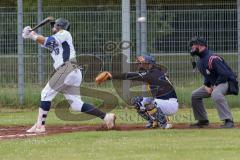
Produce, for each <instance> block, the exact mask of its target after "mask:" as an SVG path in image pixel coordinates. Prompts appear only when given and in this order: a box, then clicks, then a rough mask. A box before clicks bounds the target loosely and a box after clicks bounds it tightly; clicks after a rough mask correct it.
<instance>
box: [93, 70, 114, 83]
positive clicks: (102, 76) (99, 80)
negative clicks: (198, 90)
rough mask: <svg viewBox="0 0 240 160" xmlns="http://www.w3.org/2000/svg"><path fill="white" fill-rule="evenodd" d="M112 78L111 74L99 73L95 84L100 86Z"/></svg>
mask: <svg viewBox="0 0 240 160" xmlns="http://www.w3.org/2000/svg"><path fill="white" fill-rule="evenodd" d="M111 78H112V75H111V73H109V72H107V71H103V72H101V73H100V74H99V75H98V76H97V77H96V78H95V82H96V83H97V84H101V83H103V82H105V81H107V80H109V79H111Z"/></svg>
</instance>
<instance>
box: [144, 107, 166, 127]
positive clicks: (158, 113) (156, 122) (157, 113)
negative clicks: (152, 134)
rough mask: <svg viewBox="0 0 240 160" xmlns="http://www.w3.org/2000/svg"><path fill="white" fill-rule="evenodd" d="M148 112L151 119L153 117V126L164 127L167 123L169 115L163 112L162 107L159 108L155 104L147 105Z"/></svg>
mask: <svg viewBox="0 0 240 160" xmlns="http://www.w3.org/2000/svg"><path fill="white" fill-rule="evenodd" d="M147 113H148V114H149V115H150V117H151V119H153V128H155V127H157V126H159V127H161V128H164V127H165V125H166V124H167V117H166V115H165V114H164V113H163V112H162V110H161V109H160V108H157V107H156V106H155V105H154V104H151V105H149V106H147Z"/></svg>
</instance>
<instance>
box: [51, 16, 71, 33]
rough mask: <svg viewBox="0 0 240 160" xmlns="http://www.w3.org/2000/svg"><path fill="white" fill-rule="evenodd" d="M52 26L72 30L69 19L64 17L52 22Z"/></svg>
mask: <svg viewBox="0 0 240 160" xmlns="http://www.w3.org/2000/svg"><path fill="white" fill-rule="evenodd" d="M51 27H52V28H53V27H56V28H60V29H64V30H67V31H69V30H70V23H69V22H68V20H66V19H64V18H58V19H56V20H55V21H53V22H51Z"/></svg>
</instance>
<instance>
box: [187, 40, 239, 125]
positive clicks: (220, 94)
mask: <svg viewBox="0 0 240 160" xmlns="http://www.w3.org/2000/svg"><path fill="white" fill-rule="evenodd" d="M190 47H191V52H190V53H191V56H198V57H199V59H198V61H197V68H198V70H199V71H200V73H201V74H202V75H203V77H204V85H203V86H201V87H200V88H198V89H196V90H195V91H193V92H192V96H191V106H192V109H193V113H194V117H195V119H196V120H197V122H196V123H194V124H191V125H190V127H192V128H203V127H207V126H208V125H209V120H208V116H207V112H206V110H205V107H204V104H203V98H209V97H211V99H212V100H213V101H214V103H215V105H216V108H217V111H218V115H219V118H220V119H221V120H222V121H223V122H224V123H223V124H222V125H221V126H220V128H233V127H234V122H233V117H232V113H231V111H230V109H229V106H228V103H227V101H226V99H225V95H227V94H235V95H237V94H238V81H237V77H236V76H235V75H234V73H233V72H232V69H231V68H230V67H229V66H228V65H227V64H226V62H225V61H224V59H223V58H222V57H220V56H218V55H215V54H213V53H212V52H211V51H210V50H208V46H207V42H206V41H205V40H204V39H203V38H201V37H193V38H192V39H191V41H190Z"/></svg>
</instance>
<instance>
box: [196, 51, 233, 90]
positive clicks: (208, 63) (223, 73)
mask: <svg viewBox="0 0 240 160" xmlns="http://www.w3.org/2000/svg"><path fill="white" fill-rule="evenodd" d="M197 67H198V70H199V71H200V73H201V74H202V75H203V76H204V85H205V86H208V87H211V86H214V85H215V86H217V85H219V84H220V83H225V82H227V81H230V80H234V79H236V76H235V75H234V73H233V72H232V69H231V68H230V67H229V66H228V65H227V64H226V62H225V61H224V59H223V58H222V57H220V56H218V55H215V54H213V53H212V52H211V51H209V50H208V49H205V50H204V51H203V52H201V53H200V55H199V59H198V61H197Z"/></svg>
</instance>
